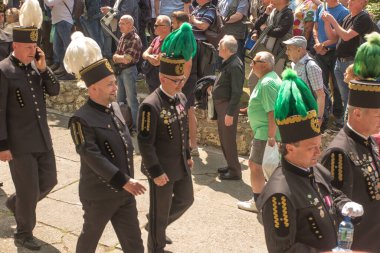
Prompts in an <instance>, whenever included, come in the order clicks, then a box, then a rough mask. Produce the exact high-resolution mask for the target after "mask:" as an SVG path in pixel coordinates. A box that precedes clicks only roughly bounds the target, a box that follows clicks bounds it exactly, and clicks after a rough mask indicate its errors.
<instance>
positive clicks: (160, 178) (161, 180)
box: [153, 173, 169, 186]
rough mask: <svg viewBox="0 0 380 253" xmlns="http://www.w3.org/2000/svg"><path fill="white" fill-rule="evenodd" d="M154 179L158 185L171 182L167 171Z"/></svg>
mask: <svg viewBox="0 0 380 253" xmlns="http://www.w3.org/2000/svg"><path fill="white" fill-rule="evenodd" d="M153 181H154V183H155V184H156V185H157V186H164V185H166V183H167V182H169V178H168V176H167V175H166V173H164V174H162V175H161V176H158V177H156V178H155V179H153Z"/></svg>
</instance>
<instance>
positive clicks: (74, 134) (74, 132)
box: [71, 122, 79, 145]
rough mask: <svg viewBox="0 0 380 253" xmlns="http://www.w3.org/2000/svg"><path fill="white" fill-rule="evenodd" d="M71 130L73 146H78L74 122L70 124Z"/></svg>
mask: <svg viewBox="0 0 380 253" xmlns="http://www.w3.org/2000/svg"><path fill="white" fill-rule="evenodd" d="M71 130H72V131H73V137H74V142H75V145H79V140H78V130H77V128H76V126H75V123H74V122H73V123H71Z"/></svg>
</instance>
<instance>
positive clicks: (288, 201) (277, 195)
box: [257, 159, 350, 253]
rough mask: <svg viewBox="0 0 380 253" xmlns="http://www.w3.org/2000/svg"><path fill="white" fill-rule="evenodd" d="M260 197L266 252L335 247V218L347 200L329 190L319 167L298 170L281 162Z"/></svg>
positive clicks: (326, 173) (327, 182) (336, 224)
mask: <svg viewBox="0 0 380 253" xmlns="http://www.w3.org/2000/svg"><path fill="white" fill-rule="evenodd" d="M281 164H282V166H280V167H279V168H277V169H276V170H275V171H274V173H273V174H272V176H271V178H270V179H269V181H268V183H267V184H266V186H265V188H264V190H263V192H262V193H261V195H260V197H259V199H258V201H257V207H258V209H259V210H261V212H262V215H263V223H264V230H265V239H266V244H267V248H268V251H269V252H270V253H277V252H319V251H322V250H331V249H333V248H335V247H336V243H337V232H338V230H337V227H338V225H339V220H338V216H339V214H340V210H341V209H342V208H343V205H344V204H345V203H347V202H349V201H350V200H349V199H347V197H346V196H345V195H344V194H342V192H340V191H338V190H336V189H333V188H332V187H331V184H330V176H329V174H328V171H327V170H326V169H325V168H324V167H323V166H321V165H319V164H318V165H316V166H314V167H312V168H310V171H305V170H302V169H300V168H298V167H296V166H294V165H292V164H290V163H289V162H288V161H286V160H285V159H282V163H281Z"/></svg>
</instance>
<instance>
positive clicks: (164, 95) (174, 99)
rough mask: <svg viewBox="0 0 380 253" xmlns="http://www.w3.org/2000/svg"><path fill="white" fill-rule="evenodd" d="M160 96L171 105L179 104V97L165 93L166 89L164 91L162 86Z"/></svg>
mask: <svg viewBox="0 0 380 253" xmlns="http://www.w3.org/2000/svg"><path fill="white" fill-rule="evenodd" d="M159 95H160V96H161V98H162V99H164V100H165V101H167V102H168V103H169V104H175V105H176V104H177V103H178V102H179V99H178V96H176V95H174V96H170V95H169V94H168V93H167V92H165V91H164V89H162V86H160V89H159Z"/></svg>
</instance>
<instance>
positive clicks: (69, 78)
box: [58, 73, 77, 81]
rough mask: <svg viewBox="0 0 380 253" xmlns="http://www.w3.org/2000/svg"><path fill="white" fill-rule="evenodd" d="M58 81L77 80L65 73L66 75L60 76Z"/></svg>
mask: <svg viewBox="0 0 380 253" xmlns="http://www.w3.org/2000/svg"><path fill="white" fill-rule="evenodd" d="M58 80H60V81H74V80H77V79H76V78H75V76H74V75H71V74H69V73H66V74H64V75H60V76H59V77H58Z"/></svg>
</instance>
